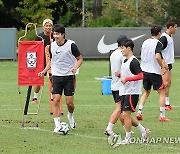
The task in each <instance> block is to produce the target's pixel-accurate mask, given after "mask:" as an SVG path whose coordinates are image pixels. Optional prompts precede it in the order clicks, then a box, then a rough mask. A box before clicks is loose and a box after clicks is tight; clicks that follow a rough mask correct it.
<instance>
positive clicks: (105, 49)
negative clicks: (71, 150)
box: [97, 34, 146, 54]
mask: <svg viewBox="0 0 180 154" xmlns="http://www.w3.org/2000/svg"><path fill="white" fill-rule="evenodd" d="M145 35H146V34H143V35H139V36H136V37H133V38H131V40H132V41H135V40H137V39H139V38H141V37H143V36H145ZM104 37H105V35H103V37H102V38H101V39H100V41H99V43H98V46H97V48H98V51H99V52H100V53H102V54H104V53H108V52H109V51H110V50H115V49H116V48H117V47H118V44H117V43H113V44H109V45H106V44H105V43H104Z"/></svg>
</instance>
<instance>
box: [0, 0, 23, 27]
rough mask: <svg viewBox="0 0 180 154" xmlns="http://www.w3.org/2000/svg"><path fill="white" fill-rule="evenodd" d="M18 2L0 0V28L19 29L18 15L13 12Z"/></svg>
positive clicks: (16, 0) (15, 0)
mask: <svg viewBox="0 0 180 154" xmlns="http://www.w3.org/2000/svg"><path fill="white" fill-rule="evenodd" d="M18 1H19V0H13V1H11V0H0V19H1V20H0V27H6V28H9V27H17V28H18V27H21V26H22V24H21V22H19V19H20V14H19V13H18V12H17V11H16V10H15V7H17V6H18Z"/></svg>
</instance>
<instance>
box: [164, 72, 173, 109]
mask: <svg viewBox="0 0 180 154" xmlns="http://www.w3.org/2000/svg"><path fill="white" fill-rule="evenodd" d="M171 82H172V71H171V70H170V71H169V78H168V86H167V88H166V98H165V107H166V110H172V109H173V107H172V106H171V105H170V100H169V91H170V87H171Z"/></svg>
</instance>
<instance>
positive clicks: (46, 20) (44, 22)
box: [43, 19, 53, 26]
mask: <svg viewBox="0 0 180 154" xmlns="http://www.w3.org/2000/svg"><path fill="white" fill-rule="evenodd" d="M46 23H50V24H51V25H53V22H52V20H51V19H45V20H44V21H43V26H44V25H45V24H46Z"/></svg>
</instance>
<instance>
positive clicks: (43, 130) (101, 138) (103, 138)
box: [0, 125, 180, 151]
mask: <svg viewBox="0 0 180 154" xmlns="http://www.w3.org/2000/svg"><path fill="white" fill-rule="evenodd" d="M0 126H2V127H8V128H15V129H22V130H23V129H24V130H34V131H42V132H51V133H52V131H50V130H46V129H41V128H39V127H11V126H8V125H0ZM69 134H70V135H75V136H78V137H83V138H90V139H98V140H107V138H105V137H95V136H90V135H83V134H75V133H69ZM137 145H138V144H137ZM139 145H144V146H150V147H155V148H163V149H172V150H178V151H180V148H177V147H174V146H169V144H165V145H164V146H162V145H160V144H156V145H154V144H139ZM166 145H168V146H166Z"/></svg>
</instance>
